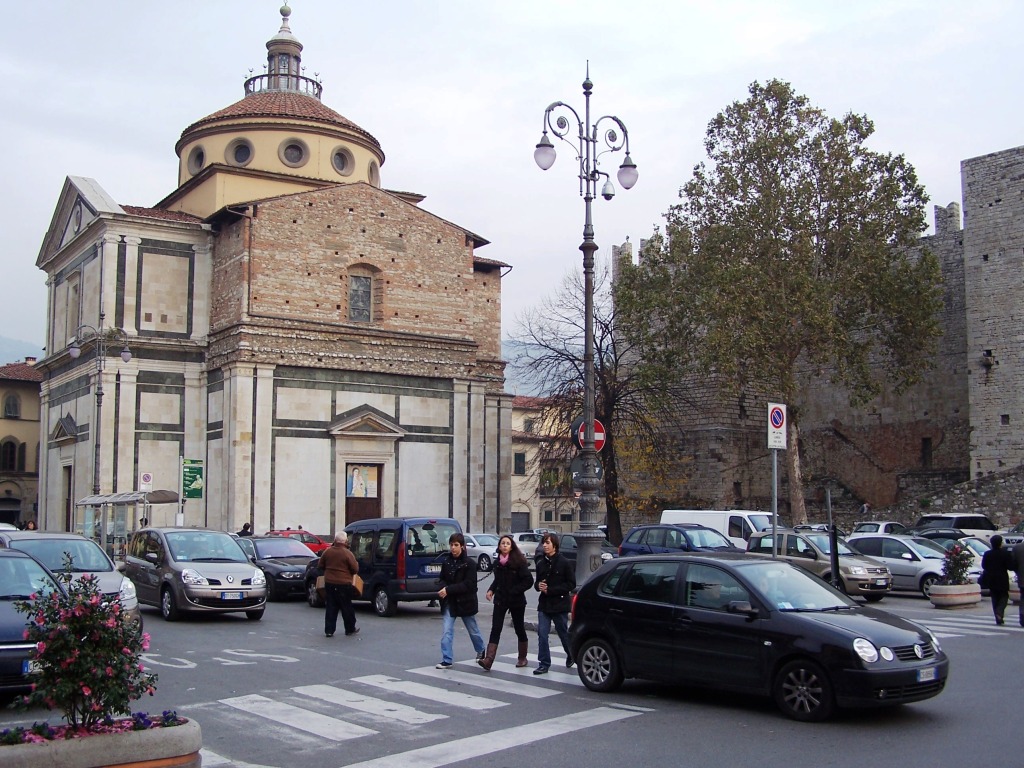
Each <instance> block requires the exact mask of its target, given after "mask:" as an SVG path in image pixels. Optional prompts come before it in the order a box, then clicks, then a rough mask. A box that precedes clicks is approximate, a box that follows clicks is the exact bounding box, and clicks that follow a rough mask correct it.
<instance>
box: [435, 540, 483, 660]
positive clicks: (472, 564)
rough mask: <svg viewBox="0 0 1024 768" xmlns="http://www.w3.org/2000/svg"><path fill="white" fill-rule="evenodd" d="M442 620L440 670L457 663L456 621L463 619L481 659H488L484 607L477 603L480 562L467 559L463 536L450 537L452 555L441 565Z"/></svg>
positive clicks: (450, 553) (438, 594)
mask: <svg viewBox="0 0 1024 768" xmlns="http://www.w3.org/2000/svg"><path fill="white" fill-rule="evenodd" d="M438 582H439V583H440V585H441V589H440V590H438V593H437V596H438V597H439V598H441V618H442V619H443V621H444V630H443V631H442V633H441V661H440V663H439V664H438V665H437V668H438V669H451V668H452V663H453V655H452V641H453V640H454V636H455V619H456V618H461V619H462V623H463V624H464V625H465V627H466V630H467V631H468V632H469V639H470V640H471V641H472V642H473V650H474V651H476V657H477V659H478V660H479V659H482V658H483V657H484V637H483V635H481V634H480V627H478V626H477V623H476V614H477V611H478V610H479V608H480V606H479V604H478V603H477V599H476V561H475V560H471V559H470V558H469V556H468V555H466V539H465V538H464V537H463V535H462V534H461V533H453V534H452V535H451V536H449V537H448V554H447V555H445V556H444V560H442V561H441V578H440V579H439V580H438Z"/></svg>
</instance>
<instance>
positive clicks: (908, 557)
mask: <svg viewBox="0 0 1024 768" xmlns="http://www.w3.org/2000/svg"><path fill="white" fill-rule="evenodd" d="M900 557H901V558H903V559H904V560H908V561H910V562H913V561H914V556H913V555H912V554H911V553H910V552H904V553H903V554H902V555H900Z"/></svg>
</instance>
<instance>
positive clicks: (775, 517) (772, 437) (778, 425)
mask: <svg viewBox="0 0 1024 768" xmlns="http://www.w3.org/2000/svg"><path fill="white" fill-rule="evenodd" d="M788 428H789V425H787V424H786V406H785V404H783V403H768V447H769V448H770V449H771V452H772V557H777V556H778V551H779V535H778V528H779V451H784V450H786V432H787V431H788Z"/></svg>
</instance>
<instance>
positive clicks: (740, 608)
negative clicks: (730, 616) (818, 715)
mask: <svg viewBox="0 0 1024 768" xmlns="http://www.w3.org/2000/svg"><path fill="white" fill-rule="evenodd" d="M725 611H726V613H741V614H743V615H744V616H747V617H748V618H751V619H756V618H757V616H758V611H757V608H755V607H754V606H752V605H751V604H750V601H749V600H730V601H729V603H728V605H726V606H725Z"/></svg>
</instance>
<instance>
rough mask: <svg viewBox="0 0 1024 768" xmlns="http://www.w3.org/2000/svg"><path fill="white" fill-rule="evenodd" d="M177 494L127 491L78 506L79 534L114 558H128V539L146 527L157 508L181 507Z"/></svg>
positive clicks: (80, 502) (81, 501)
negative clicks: (165, 506) (152, 512)
mask: <svg viewBox="0 0 1024 768" xmlns="http://www.w3.org/2000/svg"><path fill="white" fill-rule="evenodd" d="M177 503H178V494H177V493H176V492H174V491H124V492H122V493H101V494H99V495H95V496H86V497H85V498H83V499H79V500H78V501H76V502H75V533H78V534H81V535H82V536H87V537H88V538H90V539H92V540H93V541H95V542H96V543H97V544H99V545H100V546H101V547H103V549H104V550H106V553H107V554H108V555H110V556H111V557H112V558H118V557H121V556H123V555H124V553H125V547H126V546H127V544H128V535H129V534H130V533H131V532H132V531H135V530H137V529H138V528H142V527H144V526H145V525H146V521H148V520H149V519H150V517H151V515H150V507H151V506H152V505H154V504H177Z"/></svg>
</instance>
